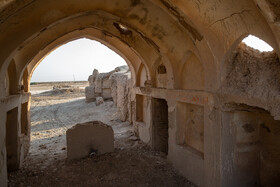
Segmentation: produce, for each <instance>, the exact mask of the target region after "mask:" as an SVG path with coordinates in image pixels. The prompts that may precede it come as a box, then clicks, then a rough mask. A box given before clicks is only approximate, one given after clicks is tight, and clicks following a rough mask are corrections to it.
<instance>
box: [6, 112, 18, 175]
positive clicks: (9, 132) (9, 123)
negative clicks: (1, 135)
mask: <svg viewBox="0 0 280 187" xmlns="http://www.w3.org/2000/svg"><path fill="white" fill-rule="evenodd" d="M17 116H18V108H17V107H16V108H14V109H12V110H10V111H8V112H7V120H6V150H7V169H8V171H15V170H17V169H18V168H19V163H20V161H19V155H20V153H19V148H18V143H19V140H18V135H17V133H18V121H17V120H18V118H17Z"/></svg>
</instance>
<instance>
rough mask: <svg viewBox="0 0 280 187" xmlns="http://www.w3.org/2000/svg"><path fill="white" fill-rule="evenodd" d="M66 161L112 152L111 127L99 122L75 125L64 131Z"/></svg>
mask: <svg viewBox="0 0 280 187" xmlns="http://www.w3.org/2000/svg"><path fill="white" fill-rule="evenodd" d="M66 139H67V157H68V159H70V160H72V159H80V158H83V157H86V156H89V155H90V154H92V153H94V154H97V155H100V154H104V153H109V152H113V151H114V133H113V129H112V127H111V126H108V125H106V124H104V123H102V122H100V121H91V122H86V123H83V124H77V125H75V126H73V127H72V128H70V129H68V130H67V131H66Z"/></svg>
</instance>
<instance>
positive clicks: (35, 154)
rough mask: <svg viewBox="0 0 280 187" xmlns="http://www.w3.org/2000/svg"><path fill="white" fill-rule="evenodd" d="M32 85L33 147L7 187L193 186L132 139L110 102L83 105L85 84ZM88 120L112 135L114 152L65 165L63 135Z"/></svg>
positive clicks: (162, 157) (161, 157)
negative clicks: (107, 128)
mask: <svg viewBox="0 0 280 187" xmlns="http://www.w3.org/2000/svg"><path fill="white" fill-rule="evenodd" d="M69 85H70V84H69V83H68V84H63V85H62V84H60V85H58V86H57V85H56V86H55V87H56V89H53V84H43V85H42V84H41V85H32V86H31V92H32V103H31V121H32V123H31V125H32V127H31V147H30V152H29V154H28V156H27V158H26V160H25V162H24V164H23V166H22V168H21V169H20V170H19V171H16V172H12V173H9V186H172V187H173V186H194V185H193V184H191V183H190V182H189V181H187V180H186V179H185V178H184V177H182V176H180V175H179V174H178V173H177V172H176V170H175V169H173V168H172V166H171V165H170V164H169V163H168V162H167V160H166V155H165V154H163V153H161V152H155V151H152V150H151V149H150V148H149V147H148V146H147V145H145V144H144V143H142V142H141V141H139V139H138V138H137V137H136V136H134V133H133V129H132V126H131V125H130V124H129V123H128V122H121V121H119V120H118V119H117V118H116V116H115V115H114V114H115V113H116V108H115V107H114V104H113V102H112V101H106V102H105V103H103V104H102V105H100V106H96V105H95V103H94V102H92V103H86V102H85V97H84V87H85V86H87V83H78V84H77V83H76V84H75V85H73V84H71V87H69ZM91 120H100V121H102V122H103V123H105V124H108V125H111V126H112V128H113V129H114V137H115V142H114V144H115V151H114V152H113V153H109V154H105V155H100V156H93V157H91V156H88V157H86V158H84V159H81V160H75V161H69V160H67V156H66V152H67V148H66V136H65V133H66V130H67V129H68V128H70V127H71V126H73V125H75V124H77V123H82V122H86V121H91Z"/></svg>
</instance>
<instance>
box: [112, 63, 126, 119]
mask: <svg viewBox="0 0 280 187" xmlns="http://www.w3.org/2000/svg"><path fill="white" fill-rule="evenodd" d="M110 80H111V92H112V98H113V101H114V103H115V105H116V106H117V109H118V110H117V115H118V117H119V119H120V120H121V121H126V120H128V119H129V110H130V109H131V107H130V105H131V102H130V92H129V90H130V88H131V82H130V80H131V75H130V72H129V70H128V69H125V68H122V69H121V70H120V71H119V72H116V73H114V74H112V75H111V76H110Z"/></svg>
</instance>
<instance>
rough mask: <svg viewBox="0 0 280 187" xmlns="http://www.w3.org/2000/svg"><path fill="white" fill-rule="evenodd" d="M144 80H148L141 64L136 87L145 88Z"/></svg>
mask: <svg viewBox="0 0 280 187" xmlns="http://www.w3.org/2000/svg"><path fill="white" fill-rule="evenodd" d="M146 80H148V74H147V70H146V68H145V66H144V65H143V64H141V65H140V68H139V70H138V75H137V86H140V87H145V82H146Z"/></svg>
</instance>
